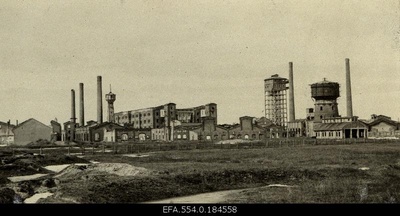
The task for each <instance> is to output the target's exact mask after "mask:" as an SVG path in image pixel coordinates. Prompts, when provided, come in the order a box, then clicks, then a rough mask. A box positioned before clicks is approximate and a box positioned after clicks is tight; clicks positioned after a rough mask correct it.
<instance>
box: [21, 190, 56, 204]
mask: <svg viewBox="0 0 400 216" xmlns="http://www.w3.org/2000/svg"><path fill="white" fill-rule="evenodd" d="M51 195H53V193H50V192H45V193H37V194H35V195H33V196H31V197H29V198H27V199H25V200H24V203H37V202H38V201H39V199H42V198H43V199H44V198H47V197H49V196H51Z"/></svg>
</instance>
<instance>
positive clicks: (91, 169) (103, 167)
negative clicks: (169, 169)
mask: <svg viewBox="0 0 400 216" xmlns="http://www.w3.org/2000/svg"><path fill="white" fill-rule="evenodd" d="M110 174H111V175H117V176H143V175H148V174H149V171H148V170H147V169H145V168H143V167H135V166H132V165H129V164H126V163H97V164H87V165H71V166H69V167H67V168H66V169H64V170H63V171H62V172H61V173H60V174H58V175H56V176H54V178H56V179H59V180H61V181H65V180H69V179H70V180H73V179H79V178H89V176H96V175H110Z"/></svg>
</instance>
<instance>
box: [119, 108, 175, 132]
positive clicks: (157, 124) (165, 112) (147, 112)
mask: <svg viewBox="0 0 400 216" xmlns="http://www.w3.org/2000/svg"><path fill="white" fill-rule="evenodd" d="M175 118H176V104H174V103H168V104H164V105H161V106H157V107H149V108H144V109H137V110H131V111H123V112H118V113H114V120H115V123H117V124H120V125H131V126H133V128H135V129H146V128H147V129H152V128H163V127H165V126H167V127H168V126H170V124H169V122H170V121H172V120H175Z"/></svg>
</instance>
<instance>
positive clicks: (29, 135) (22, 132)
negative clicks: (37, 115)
mask: <svg viewBox="0 0 400 216" xmlns="http://www.w3.org/2000/svg"><path fill="white" fill-rule="evenodd" d="M52 132H53V129H52V128H51V127H50V126H47V125H45V124H43V123H41V122H39V121H38V120H36V119H34V118H30V119H28V120H26V121H24V122H22V123H21V124H19V125H18V126H15V127H14V129H13V133H14V144H15V145H26V144H29V143H31V142H35V141H37V140H39V139H42V140H47V141H50V140H51V135H52Z"/></svg>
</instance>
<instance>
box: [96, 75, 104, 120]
mask: <svg viewBox="0 0 400 216" xmlns="http://www.w3.org/2000/svg"><path fill="white" fill-rule="evenodd" d="M102 94H103V93H102V89H101V76H97V123H98V124H101V123H103V101H102V99H103V97H102Z"/></svg>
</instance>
